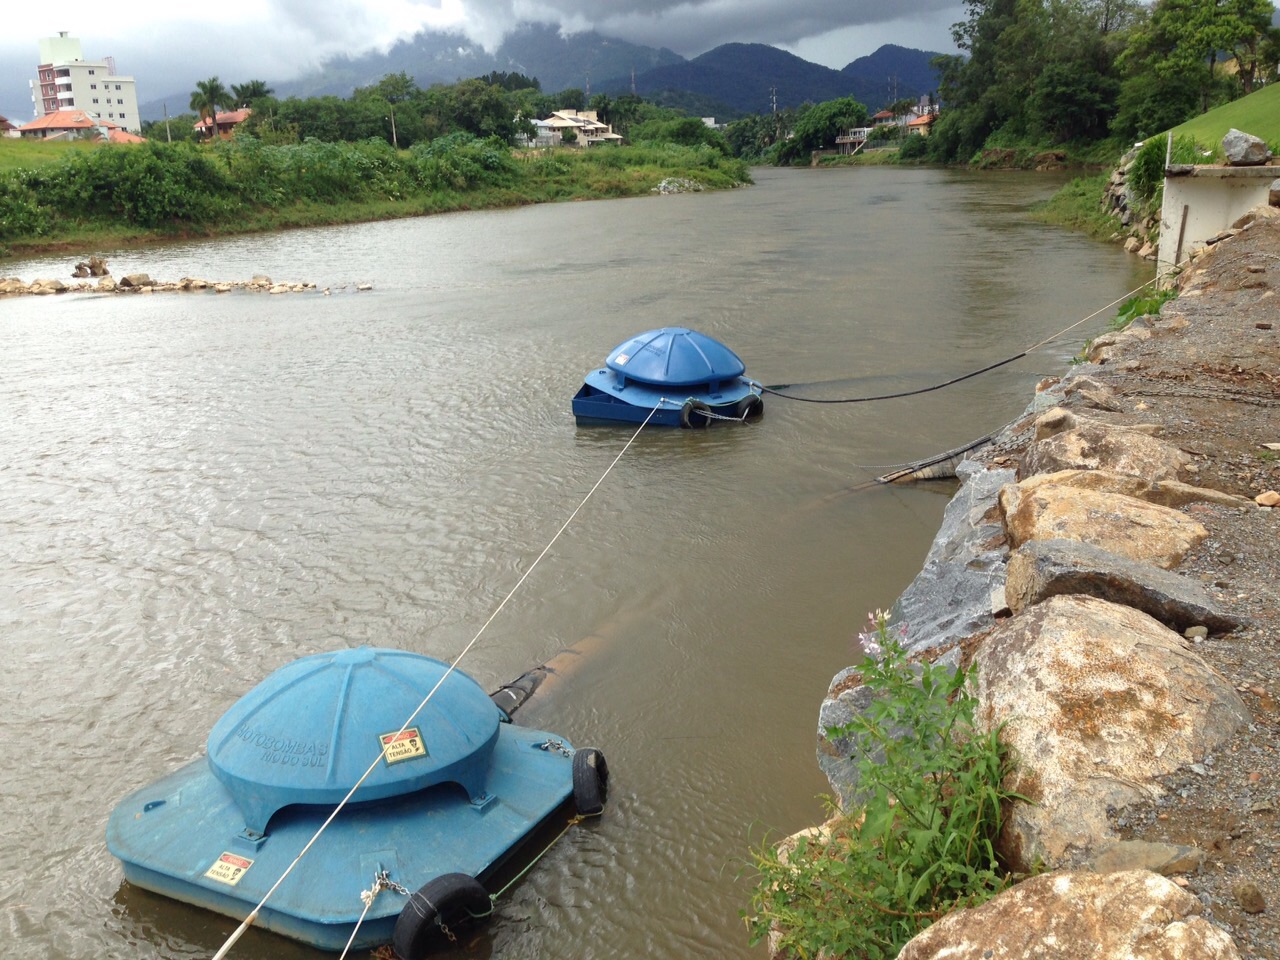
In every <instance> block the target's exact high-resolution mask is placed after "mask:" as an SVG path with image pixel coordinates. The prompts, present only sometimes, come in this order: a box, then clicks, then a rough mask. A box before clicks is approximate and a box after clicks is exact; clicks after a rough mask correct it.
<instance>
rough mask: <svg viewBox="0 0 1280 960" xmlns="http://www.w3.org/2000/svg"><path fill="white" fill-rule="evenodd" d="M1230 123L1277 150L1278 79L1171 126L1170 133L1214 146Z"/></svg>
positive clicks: (1279, 116)
mask: <svg viewBox="0 0 1280 960" xmlns="http://www.w3.org/2000/svg"><path fill="white" fill-rule="evenodd" d="M1232 127H1234V128H1235V129H1237V130H1243V131H1244V132H1245V133H1251V134H1253V135H1254V136H1255V137H1261V138H1262V139H1263V140H1265V141H1267V143H1269V144H1270V145H1271V150H1272V152H1273V153H1280V83H1273V84H1270V85H1268V86H1265V87H1263V88H1262V89H1261V90H1255V91H1254V92H1253V93H1251V94H1249V95H1248V96H1247V97H1241V98H1240V99H1239V100H1233V101H1232V102H1231V103H1225V104H1223V105H1222V106H1220V107H1215V108H1214V109H1212V110H1210V111H1209V112H1208V113H1202V114H1201V115H1200V116H1198V117H1195V118H1194V119H1191V120H1188V121H1187V122H1186V123H1183V124H1179V125H1178V126H1176V127H1174V128H1173V135H1174V137H1193V138H1194V139H1195V140H1196V142H1197V143H1201V144H1204V145H1205V146H1206V147H1213V148H1214V149H1217V148H1218V147H1220V146H1221V144H1222V138H1223V137H1224V136H1225V135H1226V132H1227V131H1228V130H1230V129H1231V128H1232Z"/></svg>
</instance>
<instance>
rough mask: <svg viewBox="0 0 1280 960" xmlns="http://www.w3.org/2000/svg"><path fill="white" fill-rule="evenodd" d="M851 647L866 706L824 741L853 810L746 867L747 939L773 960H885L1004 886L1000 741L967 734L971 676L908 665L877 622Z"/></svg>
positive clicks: (760, 853) (760, 854) (761, 853)
mask: <svg viewBox="0 0 1280 960" xmlns="http://www.w3.org/2000/svg"><path fill="white" fill-rule="evenodd" d="M862 640H863V649H864V651H866V652H867V654H868V656H867V658H866V660H865V661H864V662H863V664H862V665H861V667H860V668H859V669H860V672H861V675H862V682H863V684H864V685H865V686H866V687H868V688H869V689H870V691H871V692H872V699H871V702H870V704H869V706H867V707H866V709H865V710H863V711H862V712H861V713H859V714H857V715H856V716H855V717H854V719H853V720H852V721H850V722H849V723H848V724H846V725H844V726H841V727H835V728H832V729H829V730H828V731H827V733H828V736H829V737H830V738H831V740H832V742H851V743H852V744H853V745H854V751H855V752H854V755H853V759H856V761H857V771H858V787H857V789H858V796H859V806H858V808H857V809H851V810H847V811H844V812H843V813H841V814H840V815H839V816H838V817H837V818H835V819H834V820H833V821H831V823H830V824H829V829H828V830H825V831H823V832H822V833H821V834H819V835H818V836H816V837H811V838H808V839H801V840H799V842H798V843H797V844H796V845H795V846H794V848H793V849H791V850H789V851H788V852H785V853H781V854H780V853H778V852H777V850H776V849H775V848H774V847H773V846H771V845H767V844H766V845H765V846H763V847H762V848H760V849H759V850H757V851H756V852H755V853H754V855H753V861H754V865H755V868H756V871H757V874H758V879H757V884H756V888H755V892H754V894H753V896H752V899H751V908H750V911H749V914H748V916H747V925H748V928H749V930H750V936H751V941H752V943H753V944H755V943H758V942H759V941H760V940H762V939H764V938H765V937H767V936H769V934H770V932H771V930H772V931H774V932H775V936H776V937H777V942H776V945H777V947H778V948H779V949H780V951H781V952H782V953H783V954H784V955H794V956H798V957H815V956H818V955H819V954H823V955H829V956H832V957H858V958H867V960H881V958H890V957H895V956H897V954H898V951H899V950H900V949H901V947H902V946H903V944H905V943H906V942H907V941H908V940H910V939H911V938H912V937H913V936H915V935H916V934H917V933H919V932H920V931H921V930H922V929H924V928H925V927H927V926H928V925H929V924H930V923H932V922H933V921H935V920H937V919H938V918H939V917H941V916H943V915H944V914H946V913H947V912H949V911H951V910H956V909H960V908H963V907H970V906H975V905H977V904H979V903H982V902H984V901H986V900H987V899H989V898H990V897H992V896H993V895H995V894H996V893H998V892H1000V891H1001V890H1003V889H1004V888H1005V887H1006V886H1007V885H1008V884H1009V883H1010V882H1011V878H1010V877H1009V875H1008V874H1007V873H1006V872H1005V871H1004V870H1003V869H1002V868H1001V865H1000V863H999V861H998V858H997V856H996V852H995V849H994V847H993V842H994V840H995V837H996V834H997V833H998V831H999V829H1000V812H1001V805H1002V804H1003V803H1004V802H1005V801H1006V800H1009V799H1011V795H1010V794H1009V793H1007V792H1006V791H1005V790H1004V789H1003V787H1002V786H1001V784H1002V782H1003V781H1004V779H1005V775H1006V774H1007V773H1008V771H1009V762H1008V758H1007V755H1006V753H1005V751H1004V750H1003V748H1002V747H1001V745H1000V742H999V740H998V730H996V731H986V732H984V731H982V730H979V729H977V728H976V727H975V726H974V709H975V706H976V701H975V699H974V697H973V695H972V693H971V692H970V688H969V679H970V671H969V670H952V669H951V668H950V667H946V666H942V665H937V664H931V663H922V664H914V663H911V662H910V661H909V660H908V658H907V655H906V653H905V652H904V651H903V649H902V647H901V645H900V641H899V639H898V638H897V637H895V636H893V635H891V632H890V631H889V629H888V626H887V621H886V618H885V615H884V614H883V613H880V612H877V613H876V614H875V615H873V616H872V618H871V629H870V630H869V631H868V632H866V633H864V634H863V635H862Z"/></svg>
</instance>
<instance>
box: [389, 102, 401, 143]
mask: <svg viewBox="0 0 1280 960" xmlns="http://www.w3.org/2000/svg"><path fill="white" fill-rule="evenodd" d="M387 106H389V107H390V108H391V145H392V146H393V147H395V148H396V149H397V150H399V149H400V141H399V140H398V139H396V105H395V104H394V103H389V104H387Z"/></svg>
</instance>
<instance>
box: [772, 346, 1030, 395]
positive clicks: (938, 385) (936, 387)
mask: <svg viewBox="0 0 1280 960" xmlns="http://www.w3.org/2000/svg"><path fill="white" fill-rule="evenodd" d="M1026 355H1027V351H1025V350H1024V351H1023V352H1022V353H1016V354H1014V355H1013V356H1012V357H1006V358H1005V359H1004V360H1001V361H999V362H997V363H993V364H991V365H990V366H989V367H983V368H982V369H981V370H974V371H973V372H972V373H966V374H965V375H964V376H962V377H955V378H954V379H952V380H948V381H947V382H946V383H936V384H934V385H933V386H931V387H920V388H919V389H918V390H903V391H902V392H901V393H883V394H881V395H880V396H878V397H846V398H844V399H840V400H819V399H817V398H815V397H797V396H794V395H793V394H789V393H779V392H778V389H777V387H764V386H762V387H761V388H760V389H761V391H762V392H763V393H771V394H773V395H774V396H775V397H782V399H784V400H799V401H800V402H801V403H868V402H870V401H872V400H896V399H898V398H899V397H914V396H916V395H917V394H921V393H929V392H930V391H932V390H941V389H942V388H943V387H949V386H951V385H952V384H953V383H960V382H961V381H962V380H968V379H969V378H970V377H976V376H978V375H979V374H983V373H986V372H987V371H989V370H994V369H996V367H1003V366H1004V365H1005V364H1006V363H1013V361H1015V360H1021V359H1022V358H1023V357H1025V356H1026ZM777 386H781V387H793V386H797V384H790V383H784V384H778V385H777Z"/></svg>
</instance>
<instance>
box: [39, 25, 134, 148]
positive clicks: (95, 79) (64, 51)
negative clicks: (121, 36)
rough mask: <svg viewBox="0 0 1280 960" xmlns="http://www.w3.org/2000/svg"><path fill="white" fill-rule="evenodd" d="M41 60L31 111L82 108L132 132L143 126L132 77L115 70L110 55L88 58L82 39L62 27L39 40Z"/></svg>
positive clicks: (41, 113)
mask: <svg viewBox="0 0 1280 960" xmlns="http://www.w3.org/2000/svg"><path fill="white" fill-rule="evenodd" d="M39 47H40V63H39V65H38V66H37V67H36V79H35V80H33V81H31V104H32V107H33V110H32V115H33V116H35V117H43V116H45V115H46V114H51V113H57V112H58V111H59V110H70V109H76V110H82V111H84V112H85V113H91V114H94V115H95V116H97V117H99V118H101V119H102V120H107V121H110V122H111V123H113V124H115V125H117V126H121V127H124V128H125V129H126V130H129V131H131V132H133V133H138V132H140V131H141V130H142V118H141V117H139V116H138V93H137V90H136V89H135V86H134V80H133V77H124V76H120V75H119V74H117V73H116V65H115V61H114V60H113V59H112V58H111V57H106V58H104V59H102V60H86V59H84V57H83V55H82V54H81V50H80V40H79V39H78V38H76V37H71V36H68V35H67V31H65V30H63V31H60V32H59V33H58V35H57V36H56V37H46V38H44V39H42V40H40V41H39Z"/></svg>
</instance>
